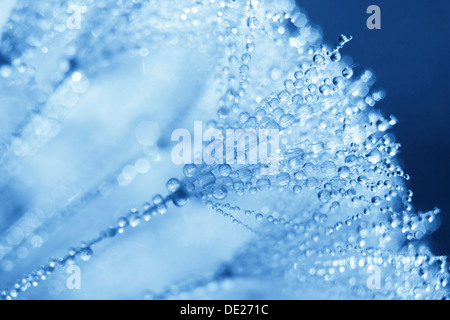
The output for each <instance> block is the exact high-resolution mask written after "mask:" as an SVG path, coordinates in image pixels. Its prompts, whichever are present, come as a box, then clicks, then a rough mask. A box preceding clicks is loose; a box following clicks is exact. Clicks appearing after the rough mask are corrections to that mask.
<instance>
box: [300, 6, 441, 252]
mask: <svg viewBox="0 0 450 320" xmlns="http://www.w3.org/2000/svg"><path fill="white" fill-rule="evenodd" d="M297 2H298V3H299V5H300V7H302V8H304V9H305V10H306V12H307V14H308V16H309V18H310V20H311V21H312V22H313V23H317V24H319V25H320V26H321V27H322V30H323V34H324V39H325V41H326V42H327V43H329V44H331V45H333V46H335V45H336V39H337V37H338V36H339V35H340V34H341V33H343V34H346V35H352V36H353V40H352V41H351V42H350V43H348V44H347V46H346V47H345V48H344V50H343V53H344V54H347V55H350V56H352V58H353V59H354V62H355V63H358V64H359V65H360V66H359V67H357V68H356V69H355V72H356V71H358V72H361V71H363V70H364V69H365V68H370V69H372V70H373V71H374V72H375V75H376V76H377V82H376V84H375V88H380V87H381V88H384V89H385V90H386V92H387V96H386V98H385V99H384V100H383V101H382V102H381V103H379V104H378V107H379V108H381V110H382V111H383V113H384V114H385V115H389V114H394V115H395V116H397V118H398V119H399V123H398V124H397V125H396V126H395V127H394V130H393V132H394V134H395V135H396V137H397V140H398V141H399V142H400V143H401V144H402V149H401V154H400V155H399V157H400V159H401V160H402V161H403V163H404V169H405V171H406V172H407V173H409V174H410V176H411V180H410V183H409V188H410V189H412V190H413V192H414V205H415V207H416V209H418V210H422V211H427V210H431V209H433V207H434V206H437V207H439V208H440V209H441V214H440V219H441V221H442V225H441V227H440V228H439V229H438V230H437V231H436V232H435V233H433V234H432V235H431V239H430V240H431V245H432V248H434V251H435V253H436V254H447V255H448V254H450V217H449V215H450V170H449V157H450V135H449V133H450V128H449V124H448V121H449V119H450V95H449V75H450V72H449V71H450V67H449V64H450V62H449V58H450V50H449V48H450V44H449V40H450V21H449V15H450V1H449V0H433V1H424V0H415V1H411V0H409V1H406V0H376V1H373V0H372V1H367V0H340V1H334V0H333V1H330V0H301V1H297ZM369 5H378V6H379V7H380V9H381V30H369V29H368V28H367V27H366V20H367V18H368V17H369V14H366V9H367V7H368V6H369Z"/></svg>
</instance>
